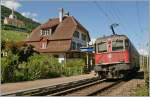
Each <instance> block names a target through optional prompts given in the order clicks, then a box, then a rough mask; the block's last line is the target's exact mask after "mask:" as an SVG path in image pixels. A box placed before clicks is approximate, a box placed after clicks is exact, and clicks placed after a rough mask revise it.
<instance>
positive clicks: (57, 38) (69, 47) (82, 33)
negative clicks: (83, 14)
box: [26, 9, 90, 63]
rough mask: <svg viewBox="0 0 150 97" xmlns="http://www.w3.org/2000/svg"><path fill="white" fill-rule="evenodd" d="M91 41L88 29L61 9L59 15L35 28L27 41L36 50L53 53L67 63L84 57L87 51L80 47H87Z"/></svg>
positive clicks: (61, 61)
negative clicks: (82, 50) (84, 51)
mask: <svg viewBox="0 0 150 97" xmlns="http://www.w3.org/2000/svg"><path fill="white" fill-rule="evenodd" d="M89 41H90V35H89V32H88V31H87V29H86V28H84V27H83V26H82V25H81V24H80V23H79V22H78V21H77V20H76V19H75V18H74V17H73V16H70V15H69V13H65V12H64V10H63V9H60V10H59V17H56V18H53V19H49V20H48V21H47V22H46V23H44V24H42V25H40V26H38V27H37V28H35V29H34V30H33V31H32V33H31V34H30V36H29V37H28V39H27V40H26V43H27V44H31V45H33V46H34V47H35V50H36V51H38V52H40V53H46V54H50V55H53V56H54V57H57V58H58V60H59V62H60V63H65V62H66V61H67V60H71V59H79V58H82V57H83V56H84V55H85V53H82V52H81V51H80V47H83V46H84V47H85V46H86V45H87V43H88V42H89Z"/></svg>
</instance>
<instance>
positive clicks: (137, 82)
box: [98, 72, 144, 96]
mask: <svg viewBox="0 0 150 97" xmlns="http://www.w3.org/2000/svg"><path fill="white" fill-rule="evenodd" d="M143 76H144V74H143V72H139V73H138V75H137V76H136V77H135V78H133V79H131V80H129V81H124V82H123V83H122V84H118V85H116V87H113V88H112V89H111V88H110V89H109V90H108V91H106V92H104V93H102V95H101V94H98V95H100V96H106V95H107V96H132V94H133V92H134V90H135V89H136V88H137V87H140V86H142V85H144V79H143Z"/></svg>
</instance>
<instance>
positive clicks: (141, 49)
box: [138, 48, 148, 55]
mask: <svg viewBox="0 0 150 97" xmlns="http://www.w3.org/2000/svg"><path fill="white" fill-rule="evenodd" d="M138 52H139V53H140V54H141V55H148V50H146V49H144V48H140V49H138Z"/></svg>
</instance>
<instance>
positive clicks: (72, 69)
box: [63, 59, 85, 76]
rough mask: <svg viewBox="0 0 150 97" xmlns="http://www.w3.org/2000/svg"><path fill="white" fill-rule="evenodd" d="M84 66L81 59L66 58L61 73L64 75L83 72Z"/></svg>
mask: <svg viewBox="0 0 150 97" xmlns="http://www.w3.org/2000/svg"><path fill="white" fill-rule="evenodd" d="M84 66H85V62H84V60H82V59H78V60H68V61H67V63H66V64H65V65H64V68H63V69H64V72H63V74H64V75H65V76H72V75H79V74H82V73H84Z"/></svg>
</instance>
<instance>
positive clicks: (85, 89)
mask: <svg viewBox="0 0 150 97" xmlns="http://www.w3.org/2000/svg"><path fill="white" fill-rule="evenodd" d="M120 82H122V81H121V80H119V81H115V82H107V81H106V80H105V79H104V80H100V81H99V82H97V83H96V82H95V83H94V82H93V83H90V84H85V85H82V86H80V87H76V88H72V89H69V90H65V91H61V92H57V93H55V94H52V96H61V95H63V96H64V95H65V96H66V95H67V96H92V95H96V94H97V93H100V92H103V91H107V90H108V89H109V88H111V87H113V86H115V85H117V84H118V83H120Z"/></svg>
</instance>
